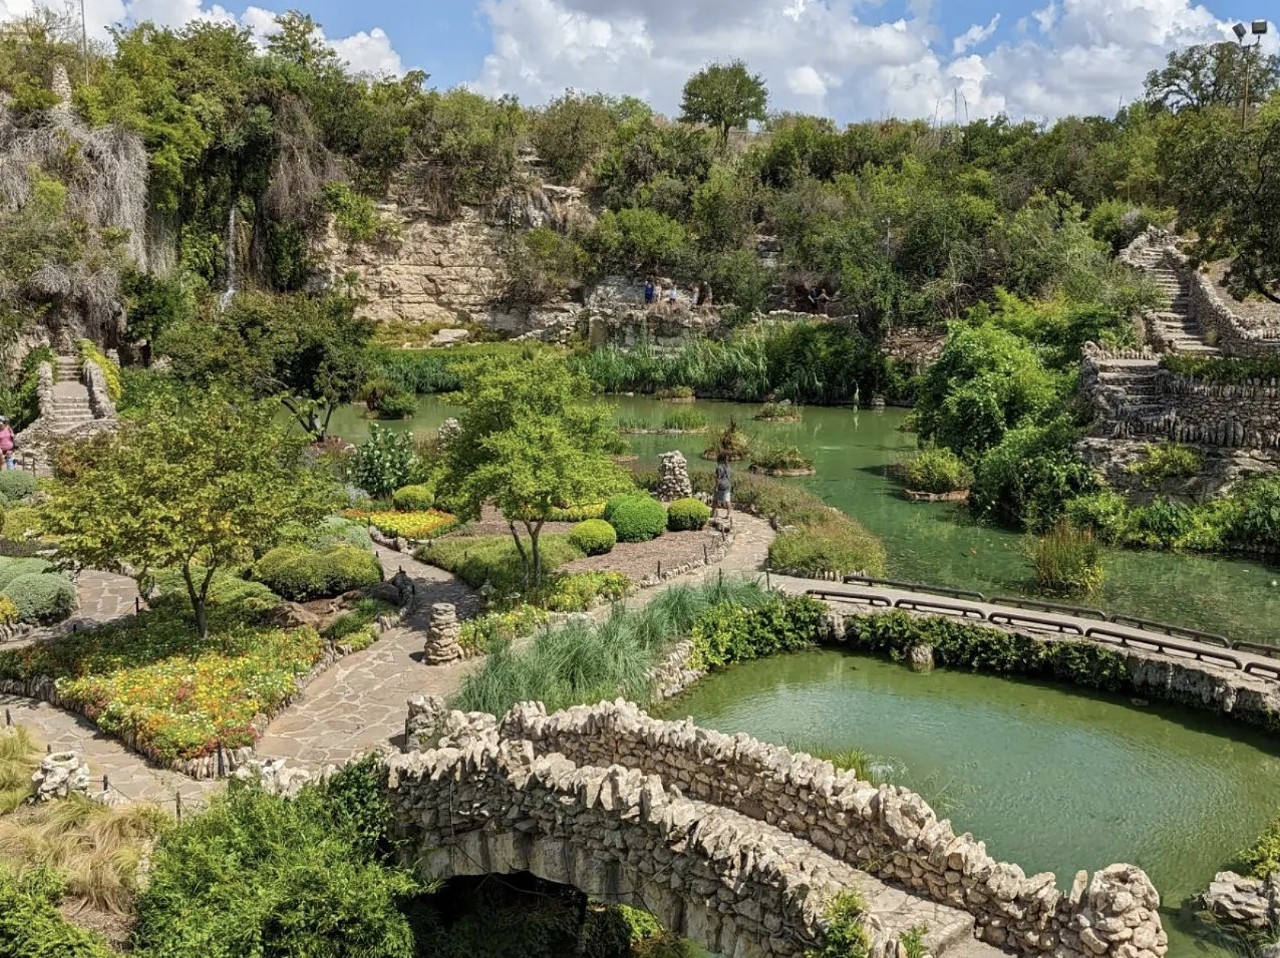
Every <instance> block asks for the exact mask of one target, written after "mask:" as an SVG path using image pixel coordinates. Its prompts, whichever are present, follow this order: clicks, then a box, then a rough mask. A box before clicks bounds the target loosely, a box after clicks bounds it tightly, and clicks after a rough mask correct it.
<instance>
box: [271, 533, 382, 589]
mask: <svg viewBox="0 0 1280 958" xmlns="http://www.w3.org/2000/svg"><path fill="white" fill-rule="evenodd" d="M253 576H254V578H255V579H257V580H258V581H259V582H261V583H263V584H264V585H266V586H267V587H269V588H270V589H271V590H272V591H273V592H275V593H277V594H279V595H282V596H284V598H286V599H290V600H291V601H294V602H306V601H308V600H309V599H319V598H331V597H333V596H338V595H342V594H343V593H344V592H350V591H352V590H353V589H364V588H368V587H369V586H372V585H377V584H378V583H379V582H381V581H382V565H381V563H379V562H378V557H377V556H376V555H374V554H373V553H372V552H369V551H367V550H363V549H357V548H356V547H355V546H349V545H344V544H340V545H335V546H330V547H329V548H328V549H325V550H324V551H318V550H313V549H309V548H307V547H306V546H297V545H292V546H278V547H277V548H275V549H272V550H271V551H270V552H268V553H267V554H266V555H264V556H263V557H262V558H261V559H259V560H258V561H257V562H256V563H254V566H253Z"/></svg>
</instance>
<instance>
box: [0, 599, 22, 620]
mask: <svg viewBox="0 0 1280 958" xmlns="http://www.w3.org/2000/svg"><path fill="white" fill-rule="evenodd" d="M19 618H20V613H19V612H18V607H17V605H15V604H14V601H13V600H12V599H11V598H9V597H8V596H7V595H0V625H13V623H15V622H17V621H18V619H19Z"/></svg>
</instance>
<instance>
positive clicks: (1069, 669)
mask: <svg viewBox="0 0 1280 958" xmlns="http://www.w3.org/2000/svg"><path fill="white" fill-rule="evenodd" d="M845 642H846V643H848V644H849V645H851V646H853V647H854V648H860V649H865V650H867V651H870V652H881V653H884V654H887V655H889V656H890V657H891V658H893V659H895V660H898V661H902V660H905V659H906V658H907V657H908V656H909V654H910V652H911V649H912V648H913V647H914V646H916V645H918V644H924V645H928V646H929V647H930V648H932V649H933V656H934V661H935V662H936V663H937V664H938V665H941V666H944V667H946V668H951V669H970V670H972V671H974V672H991V673H995V674H1007V675H1025V676H1030V677H1033V678H1052V679H1057V680H1059V681H1067V682H1074V683H1076V684H1079V685H1084V686H1088V687H1089V688H1096V689H1103V690H1105V691H1108V692H1118V691H1121V690H1123V689H1127V688H1129V687H1130V686H1129V668H1128V666H1127V665H1126V663H1125V657H1124V654H1123V653H1120V652H1117V651H1115V650H1114V649H1110V648H1107V647H1106V646H1104V645H1099V644H1097V643H1095V642H1089V641H1087V640H1083V639H1082V640H1079V641H1075V640H1071V639H1059V640H1055V641H1052V642H1045V641H1042V640H1039V639H1035V638H1032V637H1031V636H1029V635H1024V634H1021V633H1017V632H1006V631H1004V630H1003V629H993V628H991V627H989V626H985V625H974V624H972V623H969V622H961V621H958V620H956V619H949V618H946V617H943V616H929V617H926V618H917V617H916V616H913V615H911V614H909V613H907V612H899V611H894V612H874V613H859V614H856V615H850V616H846V617H845Z"/></svg>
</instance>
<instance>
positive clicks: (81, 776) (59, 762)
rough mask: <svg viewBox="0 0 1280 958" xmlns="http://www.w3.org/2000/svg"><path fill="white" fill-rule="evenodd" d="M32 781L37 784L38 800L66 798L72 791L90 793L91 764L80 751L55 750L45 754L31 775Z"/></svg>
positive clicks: (83, 793) (36, 797)
mask: <svg viewBox="0 0 1280 958" xmlns="http://www.w3.org/2000/svg"><path fill="white" fill-rule="evenodd" d="M31 783H32V785H34V786H35V790H36V794H35V800H36V801H37V802H49V801H53V800H54V799H55V798H66V797H67V796H68V795H70V794H71V793H72V792H75V793H78V794H80V795H88V794H89V766H88V765H87V764H85V761H84V759H82V758H81V757H80V753H79V752H54V753H53V754H52V755H47V756H45V758H44V761H42V762H41V763H40V767H39V768H38V769H36V771H35V774H33V775H32V776H31Z"/></svg>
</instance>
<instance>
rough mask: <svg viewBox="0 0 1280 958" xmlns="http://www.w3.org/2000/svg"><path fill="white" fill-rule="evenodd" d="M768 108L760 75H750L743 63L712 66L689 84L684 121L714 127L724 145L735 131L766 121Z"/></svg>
mask: <svg viewBox="0 0 1280 958" xmlns="http://www.w3.org/2000/svg"><path fill="white" fill-rule="evenodd" d="M768 105H769V91H768V90H767V89H766V88H765V85H764V78H763V77H762V76H760V74H758V73H754V74H752V73H748V72H747V65H746V64H745V63H743V62H742V61H741V60H733V61H731V62H729V63H712V64H710V65H708V66H706V67H704V68H703V69H701V70H699V71H698V72H697V73H695V74H694V75H693V76H691V77H690V78H689V79H688V81H687V82H686V83H685V85H684V95H683V97H682V98H681V100H680V119H681V121H682V122H684V123H709V124H711V125H712V126H714V127H715V128H716V129H717V130H719V131H720V142H721V143H724V142H725V141H726V140H728V139H729V131H730V130H731V129H733V128H734V127H745V126H746V125H747V122H748V121H749V120H761V121H763V120H764V119H765V118H766V117H767V116H768V113H767V112H766V111H767V108H768Z"/></svg>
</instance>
